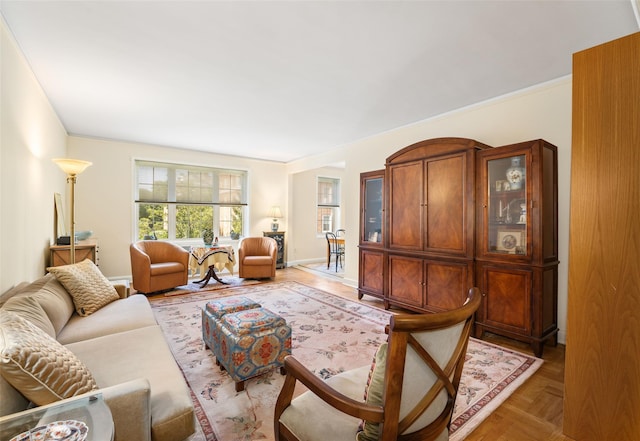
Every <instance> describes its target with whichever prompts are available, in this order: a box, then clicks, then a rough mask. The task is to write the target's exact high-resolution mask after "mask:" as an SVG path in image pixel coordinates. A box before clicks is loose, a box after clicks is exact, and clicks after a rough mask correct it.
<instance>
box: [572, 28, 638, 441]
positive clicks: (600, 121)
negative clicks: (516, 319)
mask: <svg viewBox="0 0 640 441" xmlns="http://www.w3.org/2000/svg"><path fill="white" fill-rule="evenodd" d="M570 215H571V224H570V236H569V287H568V288H569V289H568V317H567V348H566V362H565V393H564V424H563V431H564V433H565V434H566V435H567V436H569V437H571V438H572V439H575V440H576V441H603V440H616V441H637V440H640V418H639V416H640V33H636V34H632V35H629V36H627V37H624V38H621V39H618V40H614V41H612V42H609V43H606V44H603V45H600V46H596V47H594V48H591V49H587V50H585V51H582V52H578V53H576V54H574V57H573V128H572V152H571V213H570Z"/></svg>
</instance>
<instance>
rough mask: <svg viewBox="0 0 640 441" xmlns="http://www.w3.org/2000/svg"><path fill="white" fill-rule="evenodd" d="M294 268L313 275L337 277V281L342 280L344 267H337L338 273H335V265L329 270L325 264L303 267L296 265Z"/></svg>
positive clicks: (317, 263) (318, 263) (308, 264)
mask: <svg viewBox="0 0 640 441" xmlns="http://www.w3.org/2000/svg"><path fill="white" fill-rule="evenodd" d="M332 262H333V261H332ZM296 268H299V269H301V270H303V271H308V272H311V273H314V274H322V275H326V276H331V277H337V278H339V279H344V267H341V266H339V265H338V271H336V264H335V263H332V264H331V266H329V268H327V262H316V263H307V264H305V265H298V266H297V267H296Z"/></svg>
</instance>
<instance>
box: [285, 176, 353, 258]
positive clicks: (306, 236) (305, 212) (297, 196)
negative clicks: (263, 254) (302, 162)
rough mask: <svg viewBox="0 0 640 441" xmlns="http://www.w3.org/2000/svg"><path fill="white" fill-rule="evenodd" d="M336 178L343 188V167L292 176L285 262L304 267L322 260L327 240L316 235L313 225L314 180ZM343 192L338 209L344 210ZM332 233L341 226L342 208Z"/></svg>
mask: <svg viewBox="0 0 640 441" xmlns="http://www.w3.org/2000/svg"><path fill="white" fill-rule="evenodd" d="M320 176H321V177H324V178H336V179H340V185H344V184H343V183H344V181H345V171H344V169H343V168H337V167H323V168H316V169H313V170H308V171H304V172H300V173H293V174H292V175H291V176H290V183H289V188H290V191H289V199H290V206H289V213H291V214H292V216H291V218H290V219H289V226H290V232H288V233H287V237H286V239H287V263H288V264H289V265H292V264H305V263H310V262H317V261H319V260H323V259H326V255H327V239H326V238H325V236H324V235H322V234H318V233H317V232H316V222H317V209H316V208H317V205H316V203H317V182H318V177H320ZM345 199H346V198H345V192H344V191H342V192H341V201H340V206H341V207H345ZM341 211H342V213H343V214H342V216H341V219H340V221H339V223H338V224H337V225H334V228H333V229H334V231H335V230H337V229H338V228H343V227H344V226H345V216H344V209H341Z"/></svg>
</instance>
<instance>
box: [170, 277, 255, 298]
mask: <svg viewBox="0 0 640 441" xmlns="http://www.w3.org/2000/svg"><path fill="white" fill-rule="evenodd" d="M219 277H220V279H222V281H223V282H225V283H220V282H217V281H215V280H214V279H211V280H210V281H209V283H207V284H206V285H204V286H202V283H196V282H195V279H194V280H193V281H189V283H187V284H186V285H182V286H178V287H176V288H174V289H172V290H171V291H167V292H165V293H164V296H165V297H173V296H181V295H184V294H192V293H197V292H206V291H217V290H219V289H227V288H237V287H239V286H248V285H257V284H259V283H261V282H260V281H259V280H254V279H241V278H240V277H233V276H226V277H225V276H219Z"/></svg>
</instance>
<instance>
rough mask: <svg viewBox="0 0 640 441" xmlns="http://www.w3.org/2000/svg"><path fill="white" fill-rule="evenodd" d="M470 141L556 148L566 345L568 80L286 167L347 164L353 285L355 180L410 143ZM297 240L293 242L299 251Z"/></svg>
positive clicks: (561, 318) (351, 278) (561, 319)
mask: <svg viewBox="0 0 640 441" xmlns="http://www.w3.org/2000/svg"><path fill="white" fill-rule="evenodd" d="M449 136H455V137H463V138H471V139H475V140H477V141H480V142H482V143H485V144H488V145H491V146H494V147H499V146H503V145H507V144H514V143H517V142H522V141H528V140H532V139H538V138H543V139H545V140H547V141H549V142H550V143H552V144H554V145H556V146H557V147H558V175H559V182H558V193H559V194H558V198H559V204H558V205H559V216H558V217H559V221H558V225H559V238H560V239H559V244H558V253H559V259H560V266H559V269H558V326H559V328H560V332H559V336H558V337H559V340H560V341H561V342H564V341H565V332H566V317H567V258H568V243H569V242H568V241H569V177H570V170H571V78H570V77H565V78H561V79H558V80H556V81H552V82H549V83H545V84H542V85H538V86H536V87H532V88H530V89H526V90H522V91H520V92H517V93H514V94H510V95H507V96H503V97H498V98H495V99H493V100H490V101H488V102H484V103H480V104H477V105H474V106H470V107H467V108H464V109H460V110H458V111H455V112H451V113H448V114H445V115H440V116H438V117H435V118H431V119H429V120H425V121H421V122H418V123H416V124H412V125H409V126H405V127H400V128H397V129H395V130H391V131H388V132H385V133H381V134H379V135H376V136H372V137H369V138H367V139H363V140H360V141H357V142H354V143H351V144H349V145H346V146H345V147H344V148H342V149H336V150H332V151H329V152H327V153H324V154H322V155H318V156H316V157H313V158H305V159H302V160H299V161H295V162H292V163H290V164H288V170H289V173H292V174H293V173H300V172H301V171H303V170H308V169H314V168H316V167H319V166H321V165H323V164H332V163H335V162H336V161H345V163H346V168H345V178H344V180H343V200H344V204H343V206H344V210H343V212H344V214H345V218H344V221H345V222H344V223H345V228H346V229H347V231H348V232H350V234H349V235H348V236H347V243H346V256H345V257H346V264H345V279H346V281H347V283H349V284H351V285H357V279H358V248H357V245H358V243H357V241H358V237H357V234H356V233H357V231H358V220H359V217H358V216H359V200H358V199H359V188H360V182H359V174H360V173H361V172H364V171H371V170H377V169H382V168H384V164H385V161H386V158H387V157H388V156H390V155H391V154H392V153H395V152H396V151H398V150H400V149H401V148H403V147H406V146H408V145H410V144H413V143H414V142H417V141H421V140H424V139H431V138H439V137H449ZM300 240H301V239H300V238H298V237H296V243H293V244H290V246H293V247H297V246H301V245H299V244H298V243H299V241H300Z"/></svg>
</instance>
